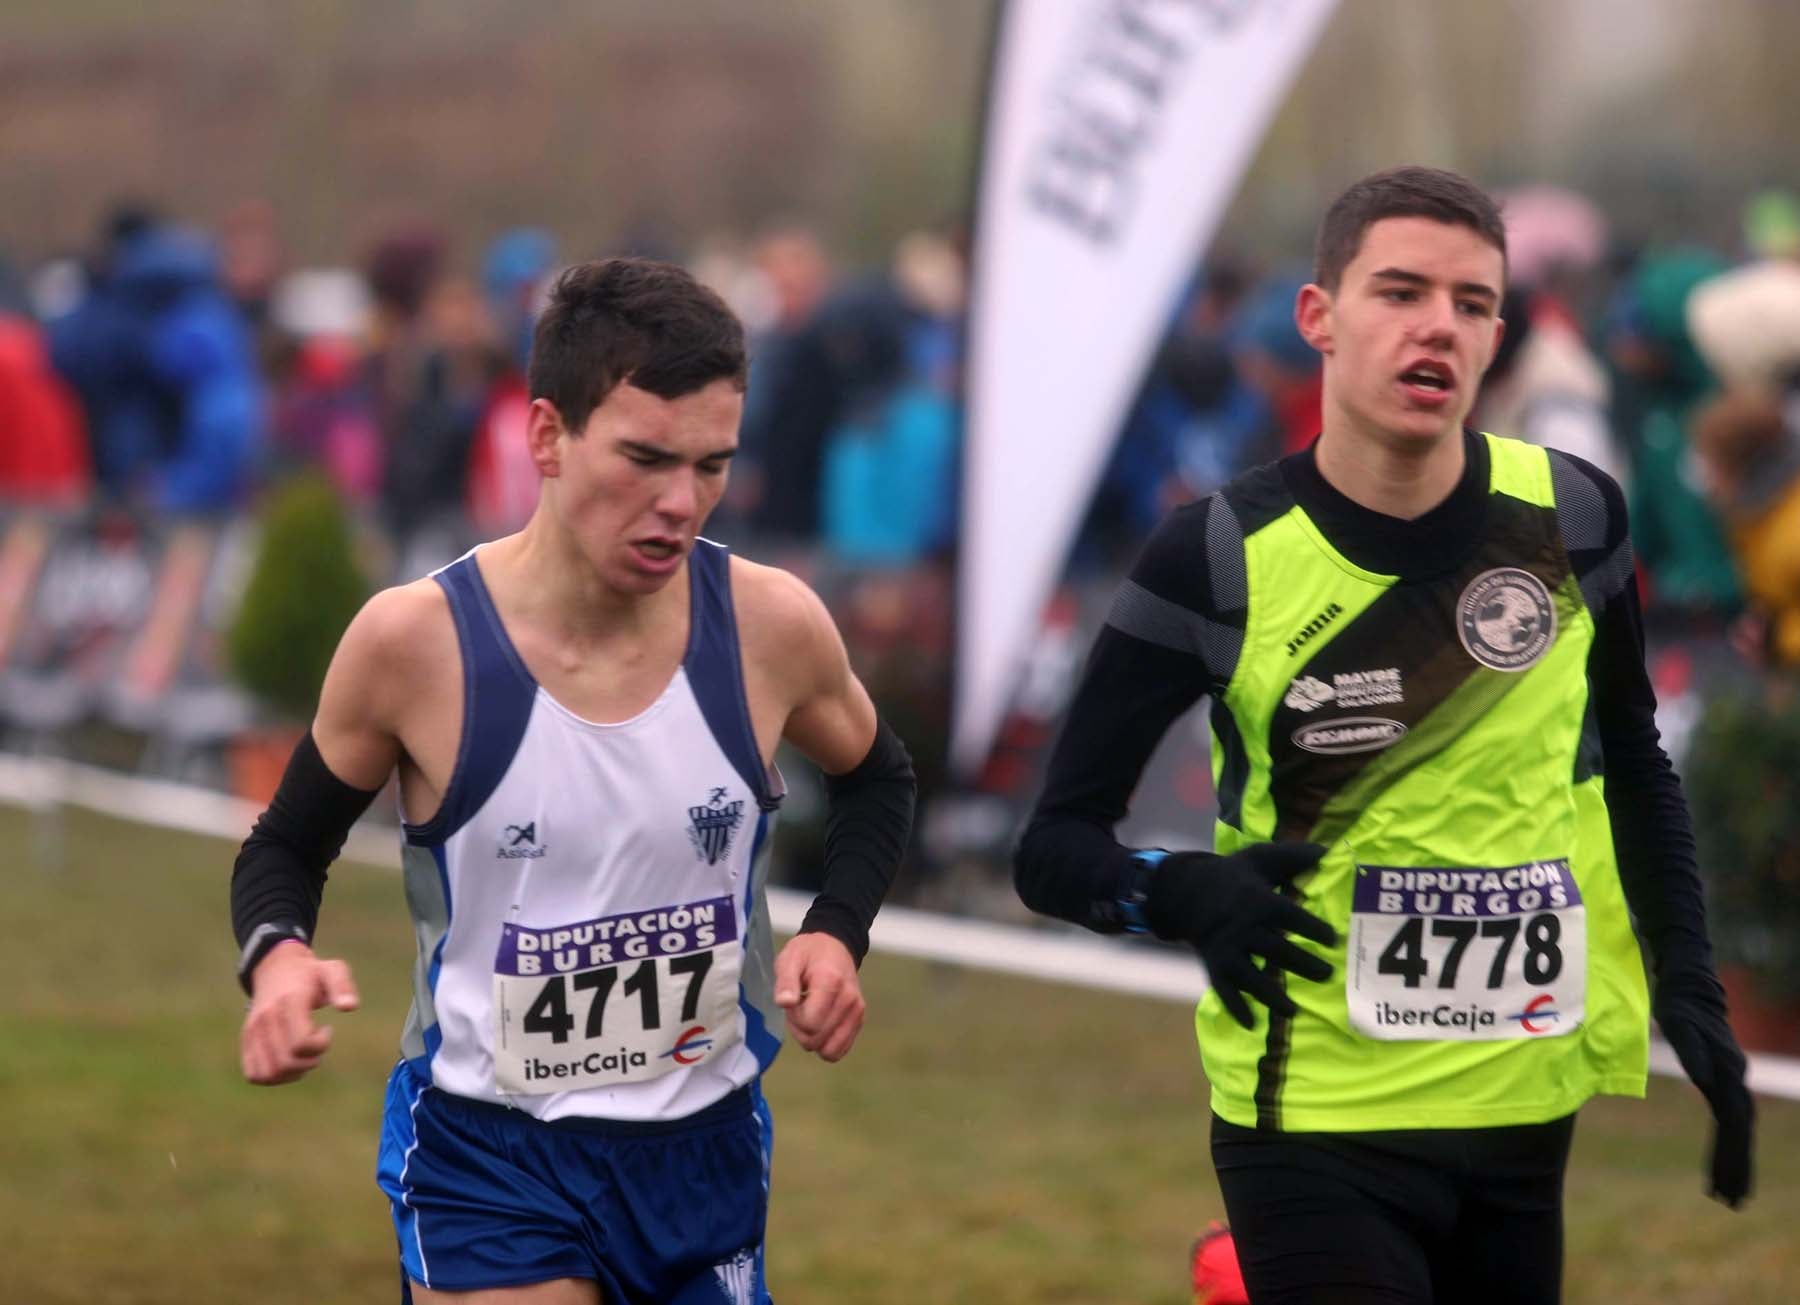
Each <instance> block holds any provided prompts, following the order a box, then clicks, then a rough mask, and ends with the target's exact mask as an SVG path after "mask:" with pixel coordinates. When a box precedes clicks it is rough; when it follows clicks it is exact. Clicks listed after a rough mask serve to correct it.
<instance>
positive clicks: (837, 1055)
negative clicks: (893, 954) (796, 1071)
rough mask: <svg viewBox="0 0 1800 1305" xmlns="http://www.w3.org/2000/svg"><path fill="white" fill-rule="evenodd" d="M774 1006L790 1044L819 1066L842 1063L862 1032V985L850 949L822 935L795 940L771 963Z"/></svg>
mask: <svg viewBox="0 0 1800 1305" xmlns="http://www.w3.org/2000/svg"><path fill="white" fill-rule="evenodd" d="M775 1004H776V1005H777V1006H780V1007H781V1008H782V1009H783V1010H785V1011H786V1012H787V1017H788V1027H789V1028H790V1029H792V1030H793V1031H794V1041H795V1042H797V1043H799V1044H800V1045H801V1046H802V1047H803V1048H805V1049H806V1050H807V1051H813V1052H817V1053H818V1055H819V1059H821V1060H831V1061H836V1060H842V1059H843V1058H844V1057H845V1056H846V1055H848V1054H849V1052H850V1048H851V1046H853V1045H854V1044H855V1042H856V1035H857V1034H858V1033H860V1032H862V1025H863V1011H864V1003H863V995H862V984H861V983H860V982H858V980H857V977H856V961H855V960H854V959H853V958H852V957H851V955H850V949H849V948H848V947H845V946H844V944H843V943H841V942H839V941H838V940H837V939H836V938H833V937H832V936H831V935H830V934H828V933H803V934H798V935H796V936H795V937H794V938H793V939H792V940H791V941H790V942H789V943H788V945H787V946H785V947H783V948H782V949H781V954H780V955H779V956H777V957H776V958H775Z"/></svg>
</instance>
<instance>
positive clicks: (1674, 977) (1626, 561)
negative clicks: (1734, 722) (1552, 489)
mask: <svg viewBox="0 0 1800 1305" xmlns="http://www.w3.org/2000/svg"><path fill="white" fill-rule="evenodd" d="M1551 456H1552V458H1553V459H1554V460H1555V461H1556V463H1557V464H1558V467H1557V469H1558V470H1559V471H1560V470H1562V469H1564V468H1567V469H1569V470H1570V471H1571V472H1572V473H1573V474H1564V475H1562V476H1561V477H1560V478H1559V481H1558V489H1557V495H1558V505H1557V512H1558V516H1559V517H1561V518H1563V519H1564V524H1563V534H1564V541H1565V543H1566V544H1567V546H1568V549H1569V561H1570V563H1571V564H1572V565H1573V566H1574V568H1575V572H1576V575H1577V576H1578V578H1579V579H1580V581H1581V587H1582V592H1583V594H1584V596H1585V597H1586V600H1587V602H1588V605H1589V608H1590V610H1591V611H1592V613H1593V617H1594V644H1593V647H1592V649H1591V650H1590V651H1589V653H1588V684H1589V688H1590V690H1591V692H1592V695H1593V710H1594V723H1595V725H1596V727H1597V729H1598V732H1599V736H1600V752H1601V757H1602V759H1603V768H1604V771H1605V776H1606V778H1605V785H1606V805H1607V811H1608V814H1609V816H1610V819H1611V825H1612V835H1613V847H1614V851H1615V853H1616V855H1617V858H1618V865H1619V881H1620V884H1621V886H1622V887H1623V888H1624V890H1625V900H1626V903H1627V905H1629V906H1630V908H1631V913H1632V914H1633V915H1634V916H1636V917H1637V923H1638V929H1639V931H1640V932H1641V933H1642V934H1643V936H1644V940H1645V941H1646V942H1647V943H1649V945H1650V954H1651V959H1652V961H1653V962H1654V964H1655V967H1656V977H1657V979H1658V982H1659V985H1661V984H1664V983H1669V982H1673V983H1674V984H1677V985H1687V984H1690V983H1691V984H1694V985H1696V986H1698V987H1699V988H1701V989H1705V990H1708V991H1711V990H1714V989H1716V987H1717V984H1716V982H1715V981H1714V980H1713V978H1712V970H1713V960H1712V946H1711V944H1710V943H1709V942H1708V941H1707V936H1706V899H1705V894H1704V893H1703V891H1702V889H1701V884H1700V868H1699V863H1698V859H1697V857H1696V856H1695V850H1694V831H1693V825H1692V823H1691V822H1690V820H1689V818H1688V809H1687V802H1686V800H1685V799H1684V798H1683V797H1682V793H1681V781H1680V780H1679V779H1678V778H1676V775H1675V770H1674V768H1673V767H1672V766H1671V765H1670V764H1669V756H1668V753H1666V752H1664V751H1663V747H1662V740H1661V738H1660V736H1659V735H1658V733H1657V729H1656V691H1655V690H1654V689H1653V688H1652V687H1651V684H1650V676H1649V674H1648V672H1647V671H1646V670H1645V668H1644V621H1643V615H1642V612H1641V610H1640V608H1639V605H1638V592H1637V582H1636V580H1635V579H1634V578H1633V574H1632V557H1631V537H1630V531H1629V523H1628V522H1627V520H1626V506H1625V495H1624V494H1623V493H1622V492H1621V491H1620V489H1619V487H1618V485H1617V484H1616V483H1615V482H1614V481H1613V479H1612V478H1611V477H1610V476H1608V475H1606V474H1605V473H1604V472H1602V471H1600V470H1599V469H1598V468H1596V467H1594V466H1592V465H1591V464H1589V463H1587V462H1584V461H1583V460H1581V459H1580V458H1576V457H1571V456H1570V455H1568V454H1563V453H1556V454H1552V455H1551ZM1584 482H1585V483H1584Z"/></svg>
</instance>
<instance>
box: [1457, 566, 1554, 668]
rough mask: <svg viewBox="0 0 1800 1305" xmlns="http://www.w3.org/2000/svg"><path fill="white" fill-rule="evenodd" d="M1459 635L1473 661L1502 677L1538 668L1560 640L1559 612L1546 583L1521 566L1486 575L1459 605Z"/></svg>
mask: <svg viewBox="0 0 1800 1305" xmlns="http://www.w3.org/2000/svg"><path fill="white" fill-rule="evenodd" d="M1456 633H1457V637H1458V638H1460V639H1461V640H1462V646H1463V647H1464V648H1466V649H1467V650H1468V653H1469V656H1471V657H1473V658H1474V659H1475V660H1476V661H1478V662H1480V663H1481V664H1482V665H1483V666H1488V667H1491V668H1493V669H1494V670H1496V671H1522V670H1525V669H1526V668H1527V667H1530V666H1535V665H1536V664H1537V663H1538V661H1539V660H1540V659H1541V658H1542V657H1543V655H1544V654H1545V653H1546V652H1547V651H1549V648H1550V643H1551V640H1553V639H1555V638H1556V606H1555V604H1553V603H1552V602H1551V601H1550V590H1549V589H1548V588H1547V587H1546V586H1545V584H1544V582H1543V581H1542V580H1539V579H1538V578H1537V577H1536V576H1534V575H1533V574H1531V572H1529V571H1522V570H1520V569H1519V568H1518V567H1516V566H1502V567H1496V568H1495V569H1494V570H1492V571H1483V572H1482V573H1481V574H1480V575H1478V576H1476V577H1475V578H1474V579H1473V580H1471V581H1469V587H1468V588H1467V589H1465V590H1463V591H1462V597H1461V598H1460V599H1458V600H1457V604H1456Z"/></svg>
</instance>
